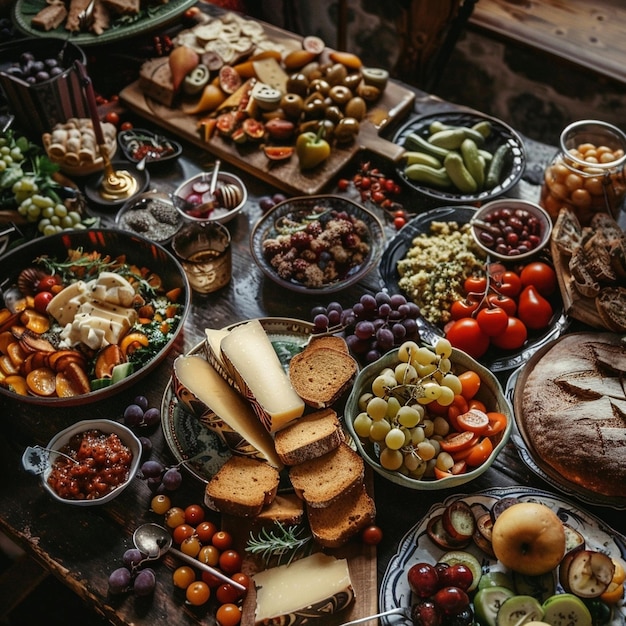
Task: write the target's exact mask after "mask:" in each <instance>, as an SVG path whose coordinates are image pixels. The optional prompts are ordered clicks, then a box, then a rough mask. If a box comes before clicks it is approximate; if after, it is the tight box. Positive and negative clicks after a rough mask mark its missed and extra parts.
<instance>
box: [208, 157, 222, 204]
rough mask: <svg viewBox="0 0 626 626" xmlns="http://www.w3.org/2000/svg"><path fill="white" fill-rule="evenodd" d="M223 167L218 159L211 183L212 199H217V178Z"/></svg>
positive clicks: (210, 192) (214, 166)
mask: <svg viewBox="0 0 626 626" xmlns="http://www.w3.org/2000/svg"><path fill="white" fill-rule="evenodd" d="M221 165H222V162H221V161H220V160H219V159H217V160H216V161H215V164H214V165H213V172H212V173H211V182H210V183H209V194H210V195H211V198H215V189H216V187H217V177H218V176H219V173H220V167H221Z"/></svg>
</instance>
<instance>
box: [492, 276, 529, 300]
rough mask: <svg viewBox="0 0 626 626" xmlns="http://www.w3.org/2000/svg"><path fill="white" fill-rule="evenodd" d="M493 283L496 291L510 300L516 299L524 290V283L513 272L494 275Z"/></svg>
mask: <svg viewBox="0 0 626 626" xmlns="http://www.w3.org/2000/svg"><path fill="white" fill-rule="evenodd" d="M492 281H493V286H494V289H495V291H497V292H498V293H501V294H502V295H503V296H509V298H515V297H516V296H517V295H518V294H519V292H520V291H521V290H522V281H521V279H520V277H519V276H518V275H517V274H516V273H515V272H513V271H512V270H506V271H504V272H496V273H495V274H492Z"/></svg>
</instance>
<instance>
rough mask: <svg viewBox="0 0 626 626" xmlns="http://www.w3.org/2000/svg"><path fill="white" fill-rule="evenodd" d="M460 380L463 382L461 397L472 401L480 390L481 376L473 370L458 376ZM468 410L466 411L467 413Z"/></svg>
mask: <svg viewBox="0 0 626 626" xmlns="http://www.w3.org/2000/svg"><path fill="white" fill-rule="evenodd" d="M458 379H459V380H460V381H461V395H462V396H463V397H464V398H465V399H466V400H468V401H469V400H471V399H472V398H473V397H474V396H475V395H476V394H477V393H478V390H479V389H480V382H481V381H480V376H479V375H478V374H477V373H476V372H473V371H472V370H467V371H466V372H462V373H461V374H459V375H458ZM468 409H469V405H468V408H467V409H465V411H467V410H468Z"/></svg>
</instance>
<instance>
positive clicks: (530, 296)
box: [517, 285, 553, 330]
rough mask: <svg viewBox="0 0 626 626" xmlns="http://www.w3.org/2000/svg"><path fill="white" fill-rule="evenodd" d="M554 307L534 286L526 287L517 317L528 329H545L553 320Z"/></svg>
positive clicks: (521, 296)
mask: <svg viewBox="0 0 626 626" xmlns="http://www.w3.org/2000/svg"><path fill="white" fill-rule="evenodd" d="M552 313H553V311H552V305H551V304H550V303H549V302H548V301H547V300H546V299H545V298H544V297H543V296H542V295H541V294H540V293H539V290H538V289H537V288H536V287H535V286H534V285H528V287H524V290H523V291H522V293H521V294H520V297H519V303H518V305H517V315H518V317H519V318H520V319H521V320H522V322H524V324H526V326H527V328H531V329H532V330H538V329H540V328H545V327H546V326H548V325H549V324H550V320H551V319H552Z"/></svg>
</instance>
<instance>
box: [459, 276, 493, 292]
mask: <svg viewBox="0 0 626 626" xmlns="http://www.w3.org/2000/svg"><path fill="white" fill-rule="evenodd" d="M463 289H465V293H467V294H470V293H473V294H483V293H485V290H486V289H487V277H486V276H470V277H468V278H466V279H465V282H464V283H463Z"/></svg>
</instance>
